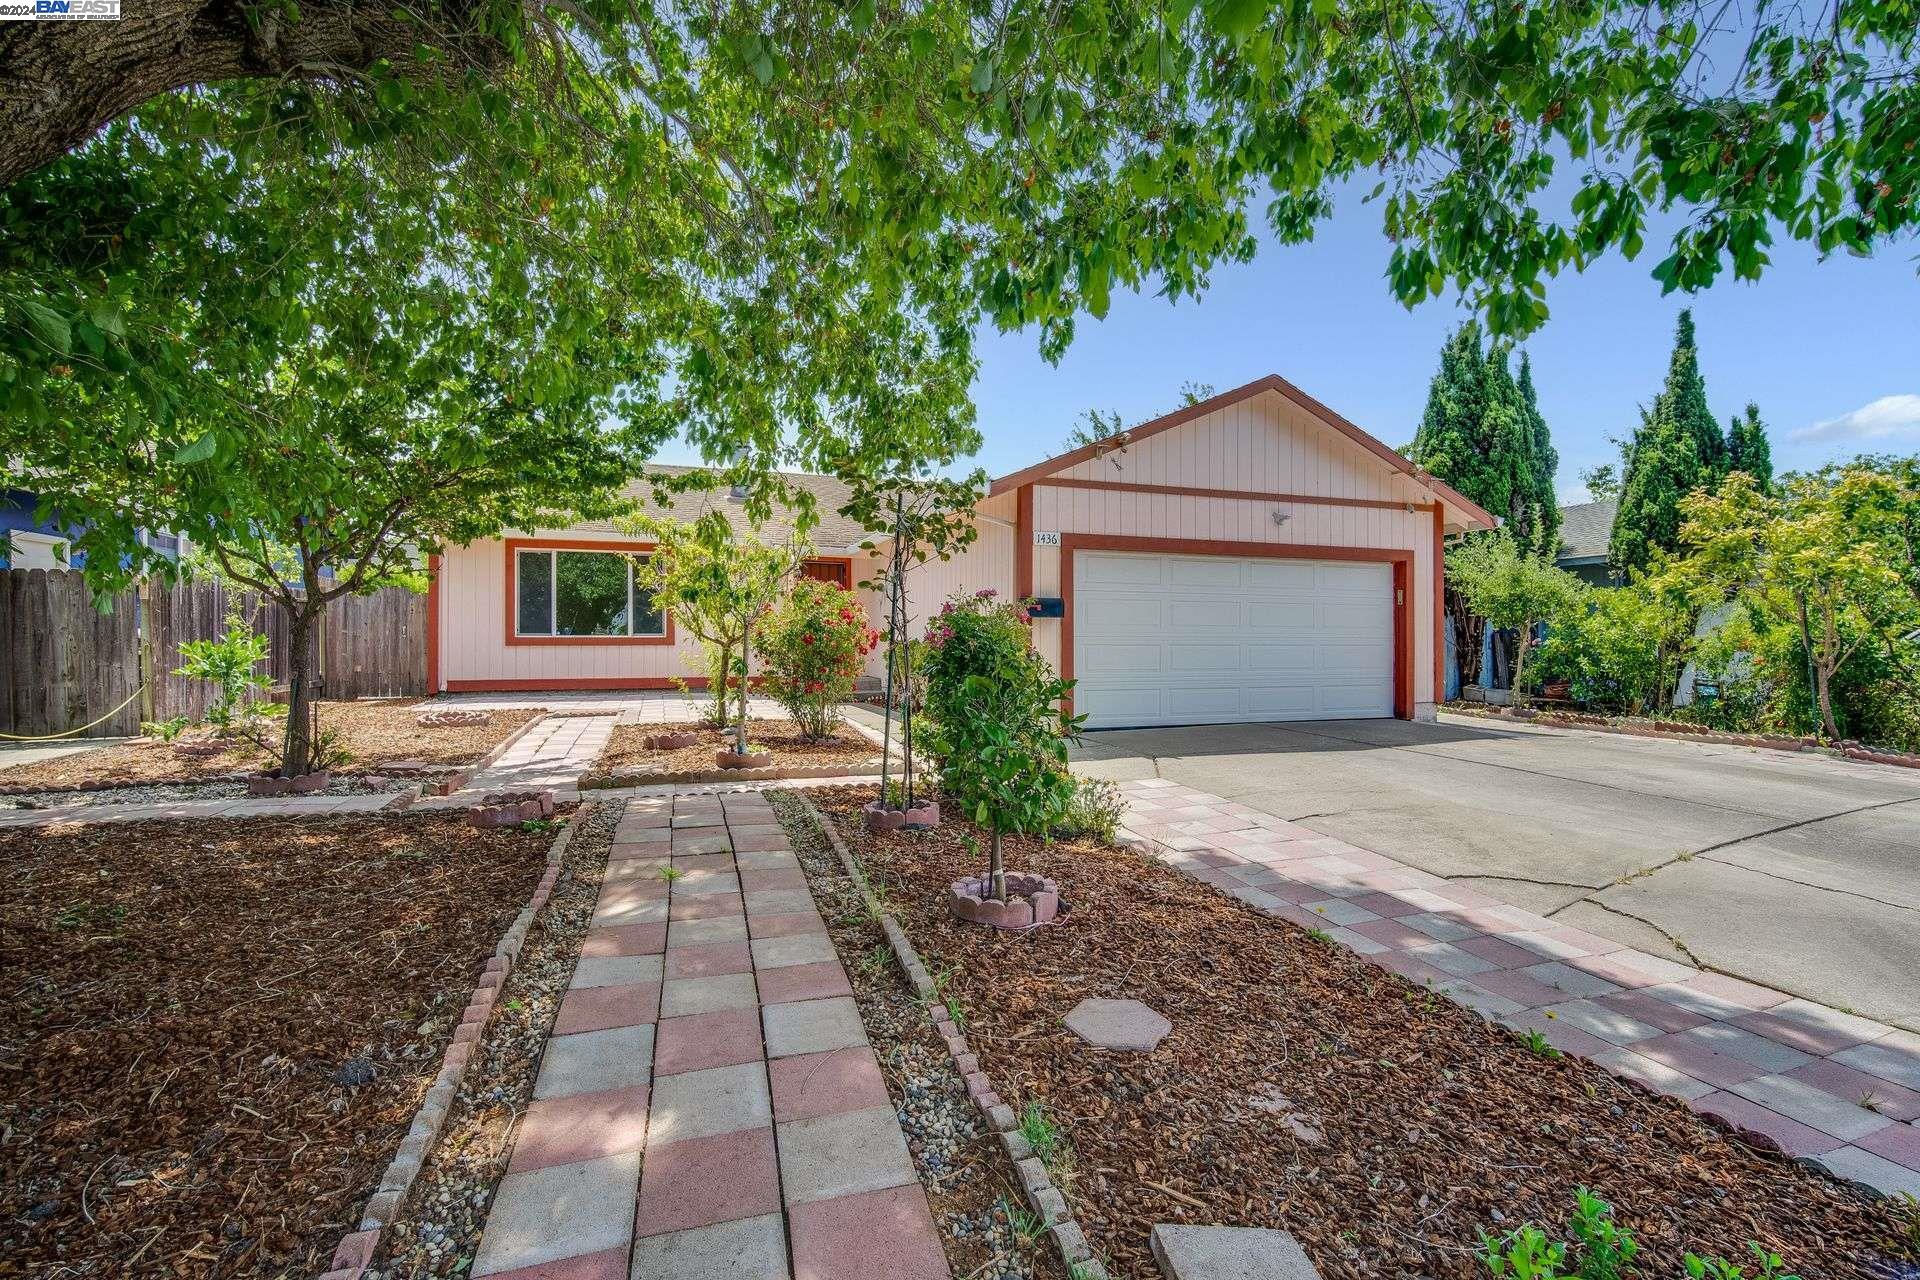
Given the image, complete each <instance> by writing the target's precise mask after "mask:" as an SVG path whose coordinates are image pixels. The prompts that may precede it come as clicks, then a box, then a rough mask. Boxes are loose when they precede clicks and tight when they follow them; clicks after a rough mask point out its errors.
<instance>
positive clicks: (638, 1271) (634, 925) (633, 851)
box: [472, 790, 948, 1280]
mask: <svg viewBox="0 0 1920 1280" xmlns="http://www.w3.org/2000/svg"><path fill="white" fill-rule="evenodd" d="M667 871H671V872H672V873H673V874H672V875H670V876H663V874H662V873H663V872H667ZM472 1274H473V1275H474V1276H477V1277H478V1276H490V1277H498V1278H500V1280H629V1278H630V1280H788V1278H789V1277H793V1278H796V1280H881V1278H882V1277H885V1278H886V1280H945V1278H946V1277H947V1276H948V1269H947V1264H946V1258H945V1255H944V1253H943V1251H942V1249H941V1245H940V1238H939V1235H938V1233H937V1231H936V1229H935V1227H934V1224H933V1219H932V1215H931V1213H930V1212H929V1210H928V1207H927V1200H926V1195H925V1193H924V1192H923V1191H922V1189H921V1186H920V1182H919V1179H918V1177H917V1176H916V1174H915V1172H914V1166H913V1160H912V1157H911V1156H910V1155H909V1154H908V1151H907V1145H906V1139H905V1136H904V1135H903V1134H902V1132H901V1129H900V1125H899V1121H898V1119H897V1118H896V1117H895V1114H894V1111H893V1106H892V1102H891V1100H890V1099H889V1097H888V1094H887V1089H886V1085H885V1083H884V1081H883V1080H882V1079H881V1075H880V1067H879V1063H878V1062H877V1061H876V1059H875V1058H874V1054H873V1050H872V1048H871V1047H870V1045H869V1044H868V1041H867V1036H866V1032H865V1030H864V1028H863V1027H862V1025H861V1022H860V1013H859V1010H858V1008H857V1007H856V1006H855V1004H854V1001H853V995H852V987H851V985H850V984H849V982H848V980H847V975H846V971H845V970H844V969H843V968H842V967H841V965H840V962H839V960H838V959H837V958H836V956H835V954H834V950H833V943H832V941H831V940H830V939H829V938H828V936H827V932H826V923H825V922H824V921H823V920H822V919H821V918H820V914H819V912H818V911H817V910H816V909H815V907H814V905H813V898H812V896H811V895H810V894H809V893H808V891H807V887H806V881H805V880H804V878H803V877H802V874H801V871H800V864H799V862H798V860H797V859H796V858H795V857H794V855H793V853H792V852H791V850H790V848H789V846H788V843H787V839H786V836H785V834H784V833H783V832H782V830H781V829H780V827H779V825H778V824H777V823H776V821H775V819H774V816H773V810H772V808H771V807H770V806H769V804H768V803H767V799H766V797H765V795H764V794H762V793H760V792H758V791H750V790H740V791H728V792H725V793H716V792H713V791H698V790H686V791H679V792H677V793H675V794H673V795H671V796H669V795H664V794H658V793H655V794H648V795H641V796H637V797H635V798H633V799H631V800H630V801H629V802H628V805H627V810H626V813H625V815H624V816H623V817H622V819H621V821H620V823H619V826H618V827H617V828H616V830H615V832H614V845H613V852H612V856H611V858H610V860H609V862H608V864H607V874H606V881H605V885H604V887H603V888H602V890H601V895H600V902H599V905H598V907H597V908H596V910H595V912H594V917H593V924H592V927H591V928H590V929H589V930H588V932H587V934H586V937H585V940H584V942H583V944H582V949H581V955H580V960H579V963H578V966H577V967H576V969H575V971H574V975H573V983H572V987H571V989H570V990H569V992H568V994H567V995H566V997H565V998H564V999H563V1000H562V1001H561V1004H560V1009H559V1012H558V1014H557V1016H556V1018H555V1022H554V1028H553V1036H552V1038H551V1039H550V1040H549V1041H548V1044H547V1049H546V1054H545V1057H544V1059H543V1060H542V1062H541V1064H540V1074H539V1076H538V1077H537V1078H536V1081H535V1085H534V1102H533V1104H532V1106H531V1107H530V1108H529V1109H528V1111H527V1114H526V1116H525V1118H524V1120H523V1121H522V1124H521V1128H520V1132H519V1134H518V1135H517V1137H516V1139H515V1142H514V1148H513V1152H512V1155H511V1157H510V1159H509V1161H508V1165H507V1172H506V1174H505V1176H504V1177H502V1179H501V1181H500V1185H499V1187H498V1189H497V1191H496V1192H495V1195H494V1201H493V1206H492V1209H491V1210H490V1212H489V1216H488V1219H487V1224H486V1229H485V1233H484V1235H483V1236H482V1238H481V1241H480V1248H479V1252H478V1254H477V1256H476V1258H475V1260H474V1266H473V1270H472Z"/></svg>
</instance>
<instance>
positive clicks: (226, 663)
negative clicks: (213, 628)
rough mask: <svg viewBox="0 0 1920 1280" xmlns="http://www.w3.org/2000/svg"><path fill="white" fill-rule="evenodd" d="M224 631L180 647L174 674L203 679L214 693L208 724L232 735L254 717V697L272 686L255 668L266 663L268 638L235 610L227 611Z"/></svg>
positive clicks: (187, 642) (209, 708) (255, 712)
mask: <svg viewBox="0 0 1920 1280" xmlns="http://www.w3.org/2000/svg"><path fill="white" fill-rule="evenodd" d="M226 623H227V629H226V631H224V632H223V633H222V634H220V635H218V636H216V637H214V638H213V639H211V640H188V641H185V642H184V643H182V644H181V646H180V656H181V658H183V659H184V661H183V662H182V663H181V664H180V666H179V668H178V669H176V670H175V671H174V674H175V675H177V676H186V677H187V678H188V679H191V680H206V681H208V682H210V683H211V684H212V685H213V686H214V689H215V690H216V692H215V693H214V697H213V705H212V706H210V707H208V708H207V723H208V724H211V725H213V726H214V727H215V728H216V729H218V730H220V731H221V732H222V733H231V732H234V731H236V730H239V729H242V728H244V727H246V726H247V724H248V723H249V722H251V721H252V720H253V719H255V718H257V716H258V712H257V711H256V710H255V709H254V697H255V695H257V694H260V693H264V692H266V690H267V687H268V686H269V685H270V684H271V683H272V681H270V680H268V679H267V678H266V677H265V676H263V675H261V674H260V673H259V672H257V671H255V670H254V668H255V667H256V666H258V665H259V664H260V663H262V662H265V661H266V660H267V638H266V637H265V636H263V635H257V634H255V632H254V630H253V628H252V627H251V626H249V625H247V620H246V619H245V618H244V617H242V616H241V614H240V611H239V610H238V609H236V608H232V607H229V608H228V609H227V618H226Z"/></svg>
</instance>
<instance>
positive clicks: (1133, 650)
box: [1074, 640, 1167, 680]
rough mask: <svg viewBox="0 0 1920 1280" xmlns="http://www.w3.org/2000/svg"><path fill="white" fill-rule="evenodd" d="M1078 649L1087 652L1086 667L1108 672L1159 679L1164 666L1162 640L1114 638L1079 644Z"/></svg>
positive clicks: (1076, 663)
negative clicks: (1155, 642)
mask: <svg viewBox="0 0 1920 1280" xmlns="http://www.w3.org/2000/svg"><path fill="white" fill-rule="evenodd" d="M1080 652H1081V653H1083V654H1086V655H1087V657H1088V663H1087V669H1088V670H1090V671H1100V672H1107V673H1109V674H1111V673H1115V672H1126V673H1130V674H1134V675H1145V676H1151V677H1153V678H1154V679H1155V680H1158V679H1159V678H1160V676H1161V675H1162V673H1164V672H1165V671H1166V670H1167V646H1165V645H1162V644H1135V643H1128V642H1125V641H1118V640H1116V641H1111V642H1108V643H1098V642H1096V643H1094V644H1091V645H1085V646H1081V647H1080ZM1074 670H1076V671H1078V670H1080V663H1079V660H1078V659H1076V660H1075V662H1074Z"/></svg>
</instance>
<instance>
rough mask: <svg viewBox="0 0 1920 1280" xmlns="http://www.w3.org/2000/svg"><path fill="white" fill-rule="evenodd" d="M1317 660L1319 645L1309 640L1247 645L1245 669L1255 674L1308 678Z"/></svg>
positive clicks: (1311, 674) (1317, 662)
mask: <svg viewBox="0 0 1920 1280" xmlns="http://www.w3.org/2000/svg"><path fill="white" fill-rule="evenodd" d="M1319 661H1320V646H1319V645H1316V644H1313V643H1311V642H1310V641H1307V642H1302V643H1299V644H1250V645H1248V646H1247V670H1248V672H1249V673H1251V674H1253V675H1257V676H1299V677H1300V678H1301V679H1303V680H1310V679H1312V677H1313V673H1314V670H1315V668H1316V667H1317V666H1318V665H1319Z"/></svg>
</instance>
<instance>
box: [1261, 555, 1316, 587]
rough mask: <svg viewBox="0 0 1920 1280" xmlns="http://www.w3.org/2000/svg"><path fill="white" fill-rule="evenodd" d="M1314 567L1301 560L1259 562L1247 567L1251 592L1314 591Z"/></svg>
mask: <svg viewBox="0 0 1920 1280" xmlns="http://www.w3.org/2000/svg"><path fill="white" fill-rule="evenodd" d="M1313 582H1314V573H1313V566H1312V565H1311V564H1308V563H1306V562H1304V561H1300V560H1258V561H1254V562H1252V563H1251V564H1249V565H1248V566H1247V589H1248V590H1249V591H1292V592H1301V591H1312V590H1313Z"/></svg>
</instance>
